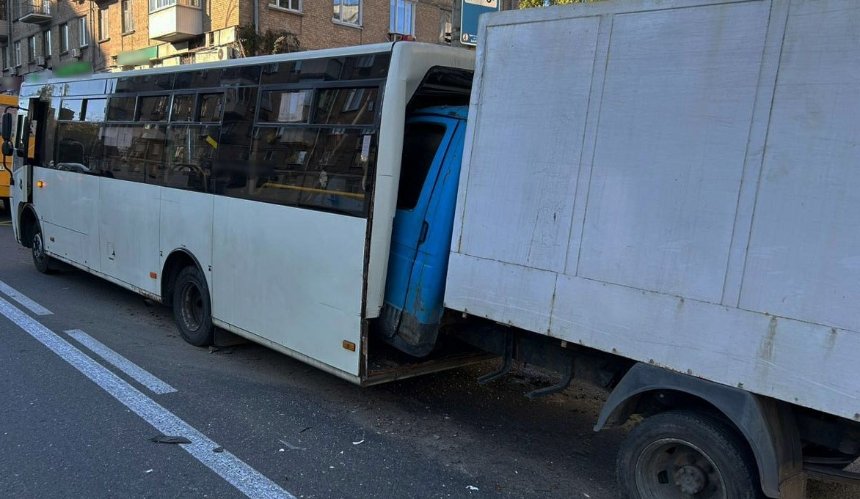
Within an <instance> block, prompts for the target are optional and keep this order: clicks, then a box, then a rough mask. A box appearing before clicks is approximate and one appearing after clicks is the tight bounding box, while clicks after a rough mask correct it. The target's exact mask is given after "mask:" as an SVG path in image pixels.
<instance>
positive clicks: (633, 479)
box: [445, 0, 860, 497]
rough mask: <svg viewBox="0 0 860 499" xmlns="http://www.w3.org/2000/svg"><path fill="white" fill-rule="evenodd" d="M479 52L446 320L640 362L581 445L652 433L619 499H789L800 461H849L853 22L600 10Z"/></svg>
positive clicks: (859, 404)
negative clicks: (593, 438) (718, 489)
mask: <svg viewBox="0 0 860 499" xmlns="http://www.w3.org/2000/svg"><path fill="white" fill-rule="evenodd" d="M480 40H481V44H480V45H479V46H478V52H477V63H476V74H475V80H474V86H473V90H472V99H471V104H470V108H469V118H468V130H467V132H466V144H465V152H464V156H463V157H464V160H463V166H462V172H461V175H460V186H459V190H458V198H457V208H456V215H455V223H454V230H453V237H452V247H451V255H450V262H449V268H448V281H447V287H446V291H445V306H446V307H447V308H449V309H451V310H454V311H459V312H462V313H464V314H468V315H469V316H475V317H483V318H486V319H489V320H491V321H493V322H494V323H497V324H504V325H507V326H510V329H511V330H512V331H514V330H519V331H530V332H533V333H536V334H539V335H542V336H545V337H547V338H552V339H555V340H557V341H558V342H559V343H561V344H564V345H566V346H573V347H574V348H575V347H577V346H584V347H587V348H588V349H596V350H600V351H602V352H607V353H611V354H613V355H615V356H619V357H623V358H626V359H630V360H632V361H635V362H637V363H638V364H636V365H634V366H633V368H632V369H630V370H629V371H626V373H625V374H624V376H623V378H621V379H620V382H618V384H617V385H611V384H610V387H613V388H614V391H613V392H612V395H611V397H610V399H609V402H608V403H607V405H606V407H605V408H604V410H603V414H602V415H601V418H600V421H599V423H598V428H600V427H603V426H605V425H606V424H609V423H618V422H623V421H625V420H626V419H627V417H628V415H629V414H631V413H634V412H637V413H642V414H645V415H646V416H647V415H649V414H658V413H659V414H658V415H652V416H651V417H649V418H646V419H645V420H644V422H642V423H641V424H640V425H639V427H638V428H637V429H635V430H634V431H633V433H632V434H631V436H630V439H629V441H628V443H627V444H626V446H625V449H623V450H622V455H621V456H620V459H619V470H618V471H619V473H620V475H619V480H620V483H621V484H622V485H623V486H624V488H625V492H627V493H629V494H631V495H632V496H634V497H682V496H679V495H673V494H674V493H673V492H669V491H668V489H672V488H677V489H678V490H680V491H681V492H684V493H687V494H689V495H688V496H683V497H753V495H752V488H750V489H749V491H750V492H749V494H746V495H745V494H743V493H742V491H743V489H744V488H746V487H750V485H749V484H750V483H751V482H753V481H757V480H759V479H760V482H761V485H762V486H763V489H764V492H765V493H766V494H767V495H768V496H770V497H776V496H778V495H780V494H781V495H780V497H800V496H802V493H803V492H802V490H800V488H802V487H801V482H802V480H799V479H797V478H796V477H795V474H796V472H798V471H800V469H801V459H802V458H803V457H806V458H807V464H808V465H807V469H808V471H816V472H824V471H825V470H824V469H822V468H820V467H818V468H816V467H815V466H812V465H811V464H810V463H815V462H816V460H817V461H818V462H819V463H823V462H828V459H834V460H833V461H829V462H841V463H843V464H845V463H847V462H849V461H851V460H852V459H853V458H854V457H856V456H857V455H858V453H860V448H858V446H857V445H858V440H857V438H856V437H857V429H858V426H857V424H856V421H857V420H860V362H858V356H860V309H858V305H860V118H859V117H860V2H857V1H856V0H773V1H712V0H673V1H650V0H649V1H636V0H634V1H621V0H619V1H610V2H601V3H593V4H583V5H576V6H573V7H558V8H550V9H534V10H526V11H513V12H504V13H501V14H498V15H492V16H486V17H485V18H484V19H483V23H482V25H481V30H480ZM572 362H573V364H574V366H575V365H576V363H577V360H576V358H575V356H574V358H573V360H572ZM675 373H683V376H681V375H677V374H675ZM705 380H706V381H705ZM663 411H666V412H663ZM691 411H692V412H691ZM713 416H716V418H717V419H718V420H721V421H722V422H717V420H713V419H711V418H712V417H713ZM725 423H728V425H726V424H725ZM798 432H799V434H800V437H802V442H803V445H804V447H803V449H801V439H800V438H798ZM716 433H722V434H723V435H722V437H720V438H719V439H718V438H716V437H715V434H716ZM728 442H733V443H732V444H731V445H732V446H733V447H734V449H733V450H732V451H731V452H729V453H726V452H724V450H727V447H726V444H727V443H728ZM822 448H830V449H836V450H837V451H838V452H834V453H831V454H827V455H826V456H824V455H818V456H816V455H815V454H814V453H815V452H816V451H817V450H820V449H822ZM697 450H698V451H703V452H697ZM749 450H751V451H752V456H753V459H752V460H751V461H750V462H749V464H750V475H749V476H747V477H742V476H741V475H742V473H737V474H736V471H739V470H735V469H732V468H731V466H729V465H726V464H725V463H726V462H729V461H735V462H736V463H737V462H738V460H739V458H740V457H742V456H744V455H745V453H746V452H748V451H749ZM625 453H626V454H625ZM672 453H675V455H674V456H673V455H672ZM678 454H681V455H683V457H681V456H679V455H678ZM825 457H826V458H827V459H825ZM840 457H841V458H844V459H843V460H841V461H840V459H839V458H840ZM743 459H746V458H745V457H744V458H743ZM685 460H686V461H685ZM755 462H757V464H758V466H755V465H754V463H755ZM715 470H716V471H715ZM715 473H716V474H721V475H722V480H723V483H724V485H725V490H724V493H725V494H726V495H725V496H723V495H718V494H716V493H715V494H714V495H709V494H710V492H709V490H710V489H709V487H710V486H711V485H710V484H712V483H714V482H715V475H714V474H715ZM837 474H840V475H842V476H843V477H846V478H847V475H844V474H841V473H837ZM664 489H665V490H664Z"/></svg>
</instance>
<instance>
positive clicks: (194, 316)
mask: <svg viewBox="0 0 860 499" xmlns="http://www.w3.org/2000/svg"><path fill="white" fill-rule="evenodd" d="M173 317H174V318H175V319H176V326H177V327H178V328H179V334H181V335H182V338H183V339H184V340H185V341H187V342H188V343H191V344H192V345H194V346H196V347H205V346H207V345H211V344H212V337H213V333H214V330H215V328H214V326H213V325H212V302H211V301H210V299H209V287H208V286H207V285H206V278H205V277H204V276H203V273H202V272H200V269H198V268H197V267H196V266H190V267H185V268H184V269H182V270H181V271H180V272H179V275H178V276H176V284H175V287H174V289H173Z"/></svg>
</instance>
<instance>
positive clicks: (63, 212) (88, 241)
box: [33, 167, 99, 270]
mask: <svg viewBox="0 0 860 499" xmlns="http://www.w3.org/2000/svg"><path fill="white" fill-rule="evenodd" d="M33 180H34V184H35V185H40V184H39V182H40V181H41V182H42V183H41V185H42V187H36V188H34V190H33V201H34V204H35V205H36V207H37V212H38V215H39V218H40V219H41V220H40V221H41V226H42V231H43V233H44V236H45V237H44V242H45V249H46V250H48V251H49V252H51V253H53V254H56V255H57V256H60V257H62V258H65V259H68V260H71V261H73V262H75V263H79V264H81V265H84V266H86V267H89V268H91V269H94V270H99V258H98V237H99V233H98V211H97V206H98V200H99V178H98V177H94V176H91V175H82V174H80V173H74V172H67V171H59V170H53V169H50V168H42V167H34V172H33Z"/></svg>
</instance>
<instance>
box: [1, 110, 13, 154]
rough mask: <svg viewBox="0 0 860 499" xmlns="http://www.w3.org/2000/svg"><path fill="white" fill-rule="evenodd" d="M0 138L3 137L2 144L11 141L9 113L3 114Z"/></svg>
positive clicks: (10, 118) (10, 117)
mask: <svg viewBox="0 0 860 499" xmlns="http://www.w3.org/2000/svg"><path fill="white" fill-rule="evenodd" d="M0 137H3V142H4V143H8V142H9V141H10V140H12V115H11V114H10V113H3V121H2V123H0ZM4 155H5V153H4Z"/></svg>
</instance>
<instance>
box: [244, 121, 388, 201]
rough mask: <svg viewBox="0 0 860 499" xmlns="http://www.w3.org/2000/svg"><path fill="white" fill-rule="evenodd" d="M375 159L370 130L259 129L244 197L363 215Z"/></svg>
mask: <svg viewBox="0 0 860 499" xmlns="http://www.w3.org/2000/svg"><path fill="white" fill-rule="evenodd" d="M375 157H376V139H375V135H374V132H373V130H370V129H368V130H357V129H353V130H345V129H342V128H296V127H279V128H258V129H257V136H256V137H255V140H254V143H253V147H252V152H251V159H250V161H249V173H250V174H251V175H252V177H251V178H250V179H249V183H250V184H251V185H252V186H254V185H255V186H256V188H254V189H247V190H245V191H244V192H243V196H242V197H250V198H251V199H257V200H260V201H268V202H272V203H279V204H287V205H295V206H303V207H307V208H312V209H321V210H324V211H335V212H338V213H345V214H349V215H355V216H364V213H365V199H366V193H365V185H366V184H367V182H368V175H370V174H371V171H370V170H371V168H370V167H371V166H372V165H373V163H374V161H375Z"/></svg>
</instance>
